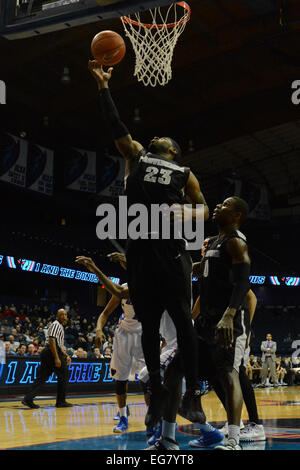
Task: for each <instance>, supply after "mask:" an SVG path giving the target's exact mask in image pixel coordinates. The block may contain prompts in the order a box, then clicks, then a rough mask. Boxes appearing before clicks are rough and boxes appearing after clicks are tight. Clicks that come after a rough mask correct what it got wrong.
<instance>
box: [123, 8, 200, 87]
mask: <svg viewBox="0 0 300 470" xmlns="http://www.w3.org/2000/svg"><path fill="white" fill-rule="evenodd" d="M147 13H148V14H149V15H150V16H149V19H150V21H151V22H150V23H144V22H142V20H141V14H140V13H135V14H134V15H129V16H122V17H121V21H122V23H123V26H124V30H125V34H126V36H128V37H129V39H130V41H131V43H132V46H133V49H134V52H135V55H136V62H135V71H134V75H135V76H136V77H137V79H138V81H140V82H143V84H144V85H145V86H148V85H151V86H153V87H154V86H156V85H157V84H159V85H162V86H164V85H166V84H167V83H168V82H169V81H170V80H171V78H172V58H173V53H174V48H175V46H176V44H177V41H178V38H179V36H180V35H181V34H182V33H183V31H184V29H185V26H186V23H187V22H188V20H189V19H190V16H191V8H190V6H189V5H188V4H187V3H186V2H176V3H173V4H172V5H170V6H169V7H168V9H167V12H166V13H165V14H163V12H162V10H161V7H157V8H153V9H151V10H149V11H148V12H147ZM131 16H134V17H135V18H131Z"/></svg>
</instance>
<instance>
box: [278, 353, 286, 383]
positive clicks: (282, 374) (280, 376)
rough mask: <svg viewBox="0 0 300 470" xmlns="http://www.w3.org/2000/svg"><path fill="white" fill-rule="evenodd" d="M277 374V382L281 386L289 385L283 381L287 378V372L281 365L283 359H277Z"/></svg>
mask: <svg viewBox="0 0 300 470" xmlns="http://www.w3.org/2000/svg"><path fill="white" fill-rule="evenodd" d="M276 374H277V380H278V383H279V385H287V384H286V383H285V382H284V381H283V379H284V377H285V376H286V370H285V368H284V367H282V365H281V358H280V357H277V359H276Z"/></svg>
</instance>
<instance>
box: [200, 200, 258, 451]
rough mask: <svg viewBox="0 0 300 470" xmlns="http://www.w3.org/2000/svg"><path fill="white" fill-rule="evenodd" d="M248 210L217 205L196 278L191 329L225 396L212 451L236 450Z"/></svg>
mask: <svg viewBox="0 0 300 470" xmlns="http://www.w3.org/2000/svg"><path fill="white" fill-rule="evenodd" d="M247 215H248V205H247V203H246V202H245V201H243V200H242V199H240V198H237V197H230V198H228V199H226V200H225V201H224V202H223V203H222V204H218V205H217V207H216V208H215V211H214V213H213V220H215V221H216V223H217V225H218V228H219V234H218V236H216V237H212V238H210V240H209V243H208V246H207V250H206V253H205V257H204V259H203V264H202V276H201V278H200V288H199V290H200V292H199V293H200V317H199V320H198V321H197V322H196V328H197V331H198V334H199V336H200V338H201V339H202V340H203V344H204V346H205V347H204V349H205V350H206V351H209V355H210V357H211V360H212V363H213V365H214V367H215V370H216V376H217V377H219V379H220V380H221V381H222V384H223V387H224V390H225V395H226V410H227V417H228V444H227V446H218V447H217V448H220V449H222V448H226V449H230V450H231V449H234V450H237V449H239V448H240V447H239V432H240V419H241V412H242V403H243V395H242V391H241V387H240V381H239V369H240V366H241V363H242V359H243V357H244V352H245V347H246V341H247V338H248V335H249V329H250V315H249V309H248V305H247V301H246V298H245V296H246V293H247V292H248V291H249V288H250V284H249V274H250V258H249V255H248V248H247V243H246V237H245V236H244V235H243V234H242V233H241V232H240V231H239V228H240V225H241V224H242V223H243V222H244V220H245V219H246V217H247Z"/></svg>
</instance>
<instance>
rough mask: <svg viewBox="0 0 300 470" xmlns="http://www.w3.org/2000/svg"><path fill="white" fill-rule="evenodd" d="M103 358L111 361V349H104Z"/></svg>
mask: <svg viewBox="0 0 300 470" xmlns="http://www.w3.org/2000/svg"><path fill="white" fill-rule="evenodd" d="M104 357H105V359H111V349H110V348H105V350H104Z"/></svg>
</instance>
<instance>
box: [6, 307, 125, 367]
mask: <svg viewBox="0 0 300 470" xmlns="http://www.w3.org/2000/svg"><path fill="white" fill-rule="evenodd" d="M63 307H64V308H65V310H66V311H67V313H68V324H67V325H66V326H65V346H66V350H67V353H68V355H69V356H70V357H72V358H80V359H103V358H110V357H111V355H112V344H113V335H114V329H115V327H116V323H115V322H107V325H106V326H105V327H104V330H103V332H104V334H105V336H106V342H105V343H104V344H103V345H102V348H101V350H100V349H99V348H98V347H97V346H96V344H95V335H96V333H95V328H96V323H97V318H96V316H93V317H91V319H89V320H88V319H87V318H85V317H83V316H82V315H81V314H80V312H79V308H78V304H77V302H74V303H73V304H72V305H69V304H68V303H66V304H65V305H64V306H63ZM56 311H57V307H56V306H55V307H54V308H53V307H52V308H51V306H50V307H48V306H42V305H34V306H29V305H25V304H23V305H21V306H20V307H18V308H16V306H15V305H14V304H11V305H10V306H7V305H0V340H1V341H3V342H4V343H5V351H6V355H7V356H18V357H27V356H37V355H39V354H40V353H41V351H42V350H43V348H44V347H45V341H46V333H47V329H48V327H49V325H50V324H51V323H52V322H53V321H54V320H55V319H56Z"/></svg>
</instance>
